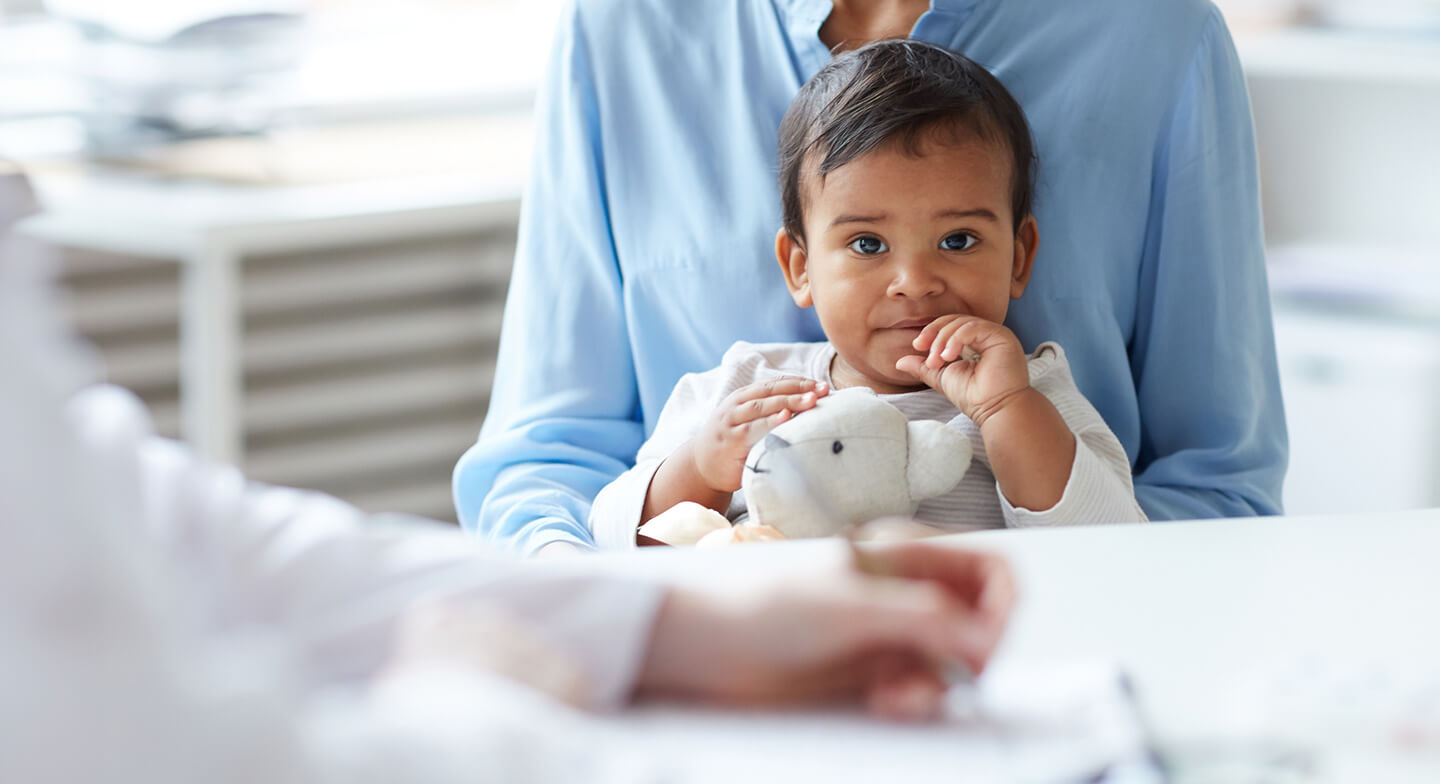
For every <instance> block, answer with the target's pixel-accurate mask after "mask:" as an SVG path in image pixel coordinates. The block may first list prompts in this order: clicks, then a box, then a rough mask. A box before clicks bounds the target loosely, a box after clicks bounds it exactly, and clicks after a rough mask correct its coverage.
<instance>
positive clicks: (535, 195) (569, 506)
mask: <svg viewBox="0 0 1440 784" xmlns="http://www.w3.org/2000/svg"><path fill="white" fill-rule="evenodd" d="M568 13H569V16H568V17H567V18H565V19H563V20H562V22H561V24H560V27H559V32H558V34H557V38H556V40H555V44H554V47H553V50H552V51H553V55H552V59H551V61H550V65H549V69H548V73H547V76H546V78H545V83H544V85H543V87H542V89H541V93H540V96H539V101H538V104H537V108H536V128H537V131H536V134H537V138H536V144H535V158H534V162H533V165H532V170H531V174H530V180H529V184H528V187H527V190H526V195H525V205H524V209H523V210H522V214H521V220H520V234H519V245H518V248H517V250H516V257H515V267H514V272H513V277H512V279H511V283H510V293H509V299H508V301H507V303H506V307H505V320H504V327H503V331H502V335H501V341H500V356H499V365H498V367H497V369H496V376H495V378H496V381H495V387H494V391H493V393H492V397H491V401H490V409H489V412H488V414H487V415H486V421H485V427H484V430H483V431H482V433H481V437H480V441H479V443H477V444H476V445H475V446H474V447H472V448H471V449H470V450H469V451H468V452H466V453H465V455H464V456H463V457H462V458H461V459H460V461H459V464H458V465H457V466H456V467H455V474H454V479H453V486H454V494H455V503H456V508H457V511H458V513H459V519H460V522H461V524H462V525H463V526H465V527H466V528H468V529H471V530H473V531H476V532H477V533H479V534H481V536H482V537H483V538H485V539H487V540H489V541H490V542H492V543H495V544H497V545H499V546H503V547H506V548H507V549H513V550H517V551H519V552H522V553H526V554H533V553H535V552H537V551H538V550H539V549H541V548H542V547H544V546H545V545H547V544H551V543H556V542H564V543H569V544H571V545H575V546H579V547H584V548H589V547H591V546H593V544H594V541H593V539H592V537H591V536H590V533H589V531H588V530H587V529H586V526H585V519H586V516H587V514H588V512H589V510H590V504H591V499H593V498H594V497H595V495H596V493H598V492H599V491H600V489H601V488H602V487H604V486H605V485H606V484H607V483H608V482H610V481H611V480H613V479H614V478H615V477H617V476H619V475H620V473H621V472H623V471H624V470H625V469H626V468H628V467H629V466H630V465H631V462H632V460H633V459H634V456H635V451H636V449H638V448H639V446H640V444H641V441H643V440H644V433H643V428H642V426H641V423H640V422H639V421H638V417H639V395H638V392H637V389H636V382H635V367H634V365H633V362H632V358H631V352H630V343H629V340H628V336H627V324H626V314H625V310H624V305H623V303H622V293H621V292H622V281H621V276H620V271H619V262H618V260H617V258H616V252H615V245H614V242H613V240H612V237H611V233H610V223H609V210H608V204H607V199H608V193H607V190H606V180H605V167H606V161H605V160H604V152H603V147H604V140H603V139H602V137H601V133H600V128H599V124H598V119H597V113H598V106H597V99H596V91H595V85H594V75H593V70H592V68H591V63H590V48H589V42H588V41H587V39H586V31H585V28H584V25H583V24H582V21H583V20H582V15H581V12H580V10H579V9H578V8H574V7H572V8H571V9H570V10H569V12H568Z"/></svg>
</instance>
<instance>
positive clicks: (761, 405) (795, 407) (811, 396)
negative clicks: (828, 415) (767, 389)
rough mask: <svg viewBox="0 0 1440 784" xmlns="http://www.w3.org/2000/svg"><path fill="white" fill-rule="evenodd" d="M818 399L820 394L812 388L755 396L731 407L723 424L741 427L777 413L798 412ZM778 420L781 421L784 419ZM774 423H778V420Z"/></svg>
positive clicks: (808, 407) (812, 404)
mask: <svg viewBox="0 0 1440 784" xmlns="http://www.w3.org/2000/svg"><path fill="white" fill-rule="evenodd" d="M819 399H820V394H819V393H817V392H816V391H814V390H811V391H809V392H802V393H799V394H789V395H772V396H770V397H760V398H755V399H753V400H750V401H748V402H745V403H741V404H739V405H737V406H734V407H732V408H731V409H730V411H729V413H728V414H727V415H726V417H725V424H726V425H727V426H729V427H741V426H745V425H749V424H751V423H753V422H757V421H760V420H766V419H771V418H774V417H775V416H777V415H778V414H787V415H788V414H798V413H800V412H801V411H806V410H808V409H811V408H814V407H815V402H816V401H817V400H819ZM779 421H780V422H783V421H784V420H783V419H781V420H779ZM775 424H779V422H776V423H775ZM772 426H773V425H772Z"/></svg>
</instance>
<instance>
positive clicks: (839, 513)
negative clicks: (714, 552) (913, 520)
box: [640, 387, 971, 546]
mask: <svg viewBox="0 0 1440 784" xmlns="http://www.w3.org/2000/svg"><path fill="white" fill-rule="evenodd" d="M970 457H971V448H970V441H969V440H968V439H967V438H965V436H963V435H961V434H960V433H958V432H956V431H955V430H953V429H951V428H950V427H947V426H946V425H945V424H944V423H941V422H923V421H922V422H910V421H908V420H907V419H906V418H905V415H904V414H902V413H900V410H899V409H897V408H895V407H894V406H892V405H890V404H889V403H886V402H885V401H883V400H881V399H880V398H879V397H876V395H875V393H874V392H872V391H870V390H869V389H864V388H860V387H856V388H852V389H843V390H839V391H836V392H832V393H830V394H829V395H826V396H825V397H822V398H820V400H819V402H818V403H817V404H816V406H815V408H813V409H811V410H809V411H805V412H802V413H800V414H798V415H796V416H795V417H794V418H793V419H791V420H790V421H788V422H785V423H783V424H781V425H779V426H778V427H776V428H775V429H774V430H772V431H770V434H769V435H767V436H766V437H765V438H763V439H761V440H760V442H758V443H756V444H755V446H754V447H753V448H751V450H750V455H749V457H748V458H747V459H746V461H745V472H744V475H743V478H742V479H741V489H742V490H743V491H744V493H745V500H746V505H747V507H748V509H749V511H748V516H747V518H745V519H742V520H741V521H738V522H737V523H736V524H735V525H733V526H732V525H731V523H730V521H729V520H727V519H726V518H725V516H724V515H722V514H720V513H718V512H716V511H714V510H712V509H709V508H707V507H705V506H702V505H700V504H696V503H691V502H688V501H687V502H685V503H681V504H677V505H675V506H674V507H671V508H670V509H668V510H666V511H665V512H663V513H661V514H659V515H657V516H656V517H655V518H653V519H652V520H650V521H649V522H647V523H645V524H644V525H643V526H641V527H640V533H641V534H642V535H644V536H647V537H649V538H651V539H655V540H658V541H661V542H664V543H665V544H672V545H689V544H695V545H699V546H711V545H717V544H732V543H738V542H750V541H767V540H773V539H799V538H809V537H817V536H834V535H836V534H842V533H845V532H846V531H847V529H850V528H851V527H853V526H858V525H861V524H864V523H867V522H869V521H871V520H875V519H877V518H883V517H894V516H901V517H908V516H911V515H914V514H915V510H916V509H917V508H918V507H919V506H920V502H922V501H924V500H926V499H929V498H934V497H935V496H939V495H942V494H944V493H947V492H949V491H950V490H951V489H952V488H954V487H955V485H956V484H957V483H959V481H960V479H961V478H962V477H963V476H964V475H965V471H966V470H967V469H968V468H969V467H970ZM782 469H783V470H782ZM787 472H788V473H787ZM797 474H798V477H799V479H798V481H797V479H796V475H797Z"/></svg>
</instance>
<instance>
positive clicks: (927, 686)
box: [637, 542, 1015, 720]
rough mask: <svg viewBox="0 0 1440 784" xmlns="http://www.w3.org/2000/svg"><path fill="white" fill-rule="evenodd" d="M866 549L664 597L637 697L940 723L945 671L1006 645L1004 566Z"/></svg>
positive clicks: (923, 548) (930, 549)
mask: <svg viewBox="0 0 1440 784" xmlns="http://www.w3.org/2000/svg"><path fill="white" fill-rule="evenodd" d="M863 553H864V554H863V556H862V557H859V558H856V557H852V556H851V555H850V553H849V551H848V550H845V549H843V548H840V547H838V546H837V547H836V548H835V550H834V551H832V552H831V553H830V554H828V558H827V559H824V560H823V562H819V563H813V565H811V566H808V567H804V568H799V569H792V570H790V571H788V572H786V573H784V574H776V575H774V576H766V577H760V578H758V579H753V580H752V579H747V580H735V581H727V582H726V583H725V584H724V585H722V586H718V587H717V588H716V589H715V590H707V589H695V588H691V587H677V588H674V589H672V592H671V594H670V595H669V597H668V598H667V599H666V603H665V605H664V606H663V607H662V609H661V611H660V615H659V617H658V619H657V621H656V625H655V629H654V632H653V637H652V640H651V645H650V650H649V652H648V655H647V658H646V661H645V664H644V667H643V669H642V671H641V673H640V679H639V685H638V688H637V692H638V694H639V695H640V696H647V695H648V696H662V697H666V698H678V699H694V700H701V701H706V702H714V703H723V704H743V705H782V704H792V703H805V702H822V701H832V702H833V701H852V700H860V701H863V702H864V703H865V704H866V706H867V707H868V708H869V709H870V710H871V711H872V712H874V713H876V714H878V715H881V716H886V717H890V718H897V719H908V720H924V719H930V718H934V717H936V716H937V715H938V714H939V712H940V709H941V707H942V705H943V700H944V697H945V692H946V689H947V687H948V684H947V683H946V680H945V677H944V672H945V670H946V668H947V667H948V666H953V665H954V664H957V663H958V664H962V665H964V666H965V667H966V668H968V669H969V670H970V671H971V672H974V673H979V672H980V671H981V670H982V669H983V668H984V666H985V664H986V662H987V661H988V660H989V658H990V655H991V653H992V652H993V651H994V650H995V647H996V645H998V644H999V642H1000V638H1001V636H1002V634H1003V632H1004V630H1005V625H1006V622H1007V621H1008V619H1009V616H1010V610H1011V607H1012V605H1013V604H1014V597H1015V588H1014V582H1013V578H1012V576H1011V572H1010V568H1009V566H1008V564H1007V563H1006V562H1005V561H1004V560H1003V559H1002V558H1000V557H998V556H995V555H990V554H984V553H978V552H972V551H967V550H960V549H957V548H954V547H945V546H940V545H934V544H925V543H919V542H905V543H899V544H891V545H883V546H877V547H867V548H865V550H864V551H863ZM862 569H863V570H862ZM747 577H749V575H747Z"/></svg>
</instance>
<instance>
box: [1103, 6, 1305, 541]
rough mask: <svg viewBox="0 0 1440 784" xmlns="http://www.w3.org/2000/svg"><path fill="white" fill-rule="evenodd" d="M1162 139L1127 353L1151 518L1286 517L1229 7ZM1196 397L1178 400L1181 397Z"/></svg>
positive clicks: (1250, 151) (1250, 162)
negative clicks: (1228, 22) (1227, 22)
mask: <svg viewBox="0 0 1440 784" xmlns="http://www.w3.org/2000/svg"><path fill="white" fill-rule="evenodd" d="M1191 58H1192V60H1191V63H1190V67H1189V69H1188V70H1187V72H1186V76H1185V78H1184V81H1183V83H1182V84H1180V85H1178V86H1177V90H1176V98H1175V103H1174V106H1173V108H1172V113H1171V117H1170V123H1169V128H1168V133H1167V134H1166V135H1165V136H1163V137H1162V138H1161V139H1160V140H1159V142H1158V143H1157V146H1156V149H1155V163H1154V166H1155V168H1154V176H1153V195H1152V202H1151V210H1150V218H1149V225H1148V228H1147V237H1146V242H1145V246H1144V255H1143V260H1142V263H1141V268H1140V281H1139V282H1140V285H1139V292H1140V301H1139V302H1138V303H1137V308H1136V313H1137V323H1136V330H1135V335H1134V340H1133V343H1132V348H1131V350H1130V357H1131V367H1132V370H1133V373H1134V379H1135V389H1136V394H1137V396H1138V400H1139V407H1140V421H1141V423H1142V431H1141V442H1140V445H1139V453H1138V455H1137V460H1136V463H1137V467H1138V474H1137V475H1136V477H1135V494H1136V497H1137V498H1139V500H1140V504H1141V505H1142V506H1143V507H1144V508H1145V511H1146V513H1147V514H1148V515H1149V516H1150V518H1151V519H1158V520H1173V519H1186V518H1199V517H1219V516H1244V515H1255V514H1276V513H1278V512H1279V511H1280V487H1281V480H1282V479H1283V478H1284V473H1285V464H1286V458H1287V452H1288V447H1287V442H1286V434H1285V416H1284V409H1283V406H1282V403H1281V398H1280V384H1279V372H1278V369H1277V365H1276V359H1275V341H1274V330H1273V326H1272V324H1271V316H1270V299H1269V290H1268V286H1267V283H1266V279H1265V257H1264V245H1263V237H1262V232H1261V225H1260V205H1259V182H1258V177H1257V173H1256V157H1255V139H1254V133H1253V131H1252V126H1251V118H1250V106H1249V99H1248V96H1247V95H1246V92H1245V81H1244V74H1243V73H1242V71H1241V69H1240V63H1239V60H1238V58H1237V57H1236V54H1235V49H1234V46H1233V44H1232V42H1231V40H1230V36H1229V33H1228V32H1227V31H1226V29H1225V24H1224V21H1223V19H1222V18H1221V16H1220V13H1219V12H1218V11H1216V10H1215V9H1213V8H1211V16H1210V19H1209V23H1208V25H1207V27H1206V29H1205V31H1204V34H1203V35H1202V37H1201V39H1200V41H1199V43H1198V45H1197V47H1196V49H1195V50H1194V51H1193V52H1192V53H1191ZM1177 400H1179V401H1186V403H1185V405H1183V406H1182V407H1180V408H1179V410H1177V405H1176V401H1177Z"/></svg>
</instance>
